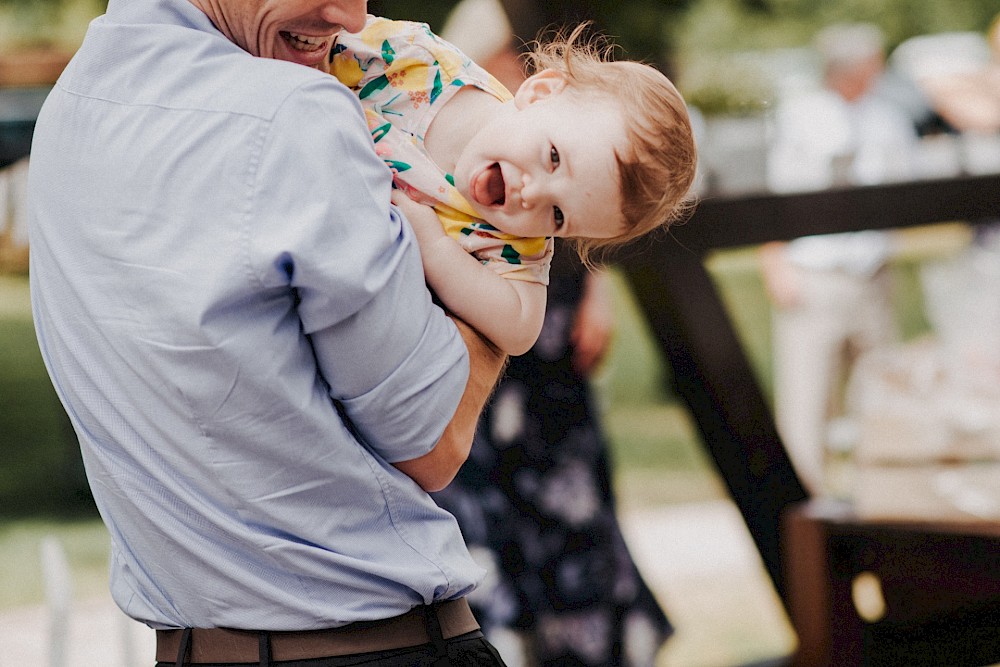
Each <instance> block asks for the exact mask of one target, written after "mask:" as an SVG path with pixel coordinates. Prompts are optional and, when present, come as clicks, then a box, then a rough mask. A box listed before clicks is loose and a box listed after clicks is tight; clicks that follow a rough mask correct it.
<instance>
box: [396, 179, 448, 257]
mask: <svg viewBox="0 0 1000 667" xmlns="http://www.w3.org/2000/svg"><path fill="white" fill-rule="evenodd" d="M392 203H393V204H395V205H396V206H398V207H399V210H401V211H402V212H403V215H405V216H406V219H407V220H409V221H410V226H411V227H413V232H414V233H415V234H416V235H417V242H419V243H420V245H421V247H423V246H424V244H425V242H430V241H433V240H435V239H438V238H440V237H442V236H445V233H444V227H442V226H441V220H439V219H438V216H437V213H435V212H434V209H433V208H431V207H430V206H427V205H426V204H421V203H419V202H415V201H413V200H412V199H410V198H409V197H408V196H407V195H406V193H404V192H403V191H402V190H393V191H392Z"/></svg>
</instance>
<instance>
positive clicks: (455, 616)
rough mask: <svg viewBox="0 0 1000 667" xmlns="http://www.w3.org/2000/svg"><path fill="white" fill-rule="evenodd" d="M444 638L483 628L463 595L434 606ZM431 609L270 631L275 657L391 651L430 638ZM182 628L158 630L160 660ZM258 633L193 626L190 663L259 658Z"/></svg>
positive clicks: (168, 656)
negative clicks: (338, 624) (428, 617)
mask: <svg viewBox="0 0 1000 667" xmlns="http://www.w3.org/2000/svg"><path fill="white" fill-rule="evenodd" d="M435 607H436V608H437V617H438V621H439V622H440V624H441V634H442V635H444V638H445V639H451V638H452V637H458V636H459V635H464V634H466V633H469V632H473V631H475V630H478V629H479V623H477V622H476V618H475V617H474V616H473V615H472V610H471V609H469V603H468V602H466V601H465V599H464V598H462V599H460V600H452V601H450V602H443V603H441V604H438V605H435ZM431 609H432V607H417V608H416V609H412V610H410V611H409V612H407V613H405V614H403V615H401V616H394V617H392V618H387V619H384V620H381V621H361V622H357V623H351V624H350V625H344V626H341V627H339V628H331V629H329V630H305V631H297V632H288V631H275V632H269V633H268V635H269V636H270V642H271V659H272V660H275V661H279V660H308V659H310V658H324V657H333V656H339V655H353V654H355V653H371V652H374V651H389V650H393V649H399V648H409V647H411V646H420V645H421V644H427V643H429V642H431V637H430V635H428V633H427V624H426V621H425V619H424V613H425V610H426V613H431V612H430V610H431ZM183 632H184V631H183V630H157V631H156V660H157V662H174V661H176V660H177V652H178V651H179V650H180V647H181V637H182V634H183ZM259 642H260V632H258V631H255V630H230V629H227V628H194V629H193V630H192V631H191V652H190V654H189V655H190V657H189V658H188V661H187V662H188V663H190V664H197V663H227V662H257V661H258V659H259V657H260V653H259V651H260V643H259Z"/></svg>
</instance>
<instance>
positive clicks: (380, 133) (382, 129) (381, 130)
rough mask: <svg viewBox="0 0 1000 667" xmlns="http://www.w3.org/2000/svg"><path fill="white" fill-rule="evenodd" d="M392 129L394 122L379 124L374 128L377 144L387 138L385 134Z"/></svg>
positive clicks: (373, 133) (374, 139) (373, 132)
mask: <svg viewBox="0 0 1000 667" xmlns="http://www.w3.org/2000/svg"><path fill="white" fill-rule="evenodd" d="M391 129H392V123H386V124H384V125H379V126H378V127H376V128H375V129H373V130H372V140H373V141H374V142H375V143H376V144H377V143H378V142H380V141H382V139H383V138H385V135H387V134H389V130H391Z"/></svg>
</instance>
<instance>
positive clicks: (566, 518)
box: [434, 245, 672, 667]
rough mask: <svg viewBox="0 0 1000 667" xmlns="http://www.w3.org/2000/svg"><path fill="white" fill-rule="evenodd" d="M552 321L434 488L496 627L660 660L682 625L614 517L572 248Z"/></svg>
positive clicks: (589, 650)
mask: <svg viewBox="0 0 1000 667" xmlns="http://www.w3.org/2000/svg"><path fill="white" fill-rule="evenodd" d="M557 248H559V249H560V250H559V251H557V253H556V258H555V260H554V262H553V266H552V274H551V281H550V284H549V294H548V297H549V302H548V310H547V312H546V315H545V325H544V327H543V329H542V334H541V336H540V337H539V339H538V341H537V342H536V343H535V346H534V347H533V348H532V349H531V351H529V352H528V353H527V354H525V355H523V356H521V357H514V358H512V359H511V362H510V366H509V368H508V371H507V374H506V376H505V377H504V379H503V380H502V381H501V383H500V385H499V387H498V388H497V391H496V393H495V395H494V396H493V398H492V400H491V402H490V405H489V406H488V407H487V409H486V411H485V412H484V415H483V419H482V421H481V422H480V424H479V429H478V432H477V434H476V438H475V441H474V443H473V447H472V452H471V455H470V457H469V460H468V461H467V462H466V464H465V465H464V466H463V468H462V470H461V471H460V472H459V474H458V477H457V478H456V480H455V481H454V482H453V483H452V484H451V485H450V486H449V487H448V488H446V489H445V490H444V491H441V492H439V493H437V494H434V495H435V500H436V501H437V502H438V504H439V505H441V506H442V507H444V508H445V509H447V510H449V511H450V512H452V513H453V514H454V515H455V516H456V517H457V519H458V523H459V525H460V526H461V528H462V532H463V534H464V536H465V539H466V543H467V544H468V545H469V546H470V549H471V551H472V553H473V556H474V557H475V558H476V559H477V561H479V562H480V564H481V565H484V566H485V567H486V568H487V570H488V575H487V579H486V582H485V583H484V584H483V585H481V586H480V588H479V589H478V590H477V591H476V592H475V594H474V595H473V596H470V603H472V605H473V609H474V611H475V613H476V617H477V619H479V622H480V624H481V625H482V626H483V628H484V631H486V632H487V635H489V633H490V631H491V630H492V629H495V628H512V629H517V630H521V631H523V632H526V633H527V634H528V636H529V641H530V644H531V650H532V652H533V653H534V655H535V658H536V659H537V661H538V664H539V665H544V666H550V665H551V666H553V667H554V666H556V665H558V666H560V667H563V666H568V665H587V666H594V667H597V666H599V667H608V666H610V665H624V666H631V667H636V666H638V665H652V664H653V661H654V657H655V654H656V652H657V651H658V650H659V648H660V647H661V645H662V644H663V642H664V641H665V640H666V638H667V637H668V636H669V635H670V634H671V632H672V628H671V626H670V624H669V622H668V620H667V618H666V616H665V615H664V613H663V611H661V609H660V607H659V606H658V604H657V602H656V601H655V599H654V597H653V595H652V593H651V592H650V590H649V588H648V587H647V586H646V584H645V582H643V580H642V578H641V576H640V575H639V572H638V571H637V570H636V567H635V564H634V563H633V561H632V558H631V556H630V554H629V552H628V549H627V547H626V545H625V542H624V540H623V538H622V534H621V530H620V527H619V524H618V521H617V518H616V516H615V505H614V499H613V495H612V490H611V485H610V484H611V483H610V473H609V469H608V466H609V461H608V454H607V445H606V442H605V440H604V436H603V434H602V430H601V424H600V421H599V417H598V413H597V411H596V409H595V406H594V397H593V396H592V393H591V389H590V387H589V384H588V382H587V380H586V379H585V378H582V377H580V376H579V375H578V374H577V373H576V372H574V370H573V369H572V366H571V363H570V359H571V352H572V350H571V347H570V330H571V327H572V324H573V320H574V315H575V313H576V309H577V306H578V304H579V301H580V298H581V295H582V287H583V278H584V276H583V271H582V270H581V269H580V267H579V263H578V262H577V261H576V260H575V258H574V257H573V255H572V253H571V251H569V250H568V249H566V248H564V247H563V246H561V245H559V246H557Z"/></svg>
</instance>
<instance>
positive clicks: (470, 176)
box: [331, 16, 696, 355]
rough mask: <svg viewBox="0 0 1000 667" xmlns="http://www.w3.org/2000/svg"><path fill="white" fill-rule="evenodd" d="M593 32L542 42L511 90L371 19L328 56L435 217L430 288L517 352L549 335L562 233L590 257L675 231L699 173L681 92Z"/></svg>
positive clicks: (383, 149) (403, 179) (428, 247)
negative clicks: (553, 262) (548, 303)
mask: <svg viewBox="0 0 1000 667" xmlns="http://www.w3.org/2000/svg"><path fill="white" fill-rule="evenodd" d="M584 27H585V26H580V27H579V28H577V29H576V30H574V31H573V33H572V34H571V35H570V36H569V37H568V38H567V39H565V40H557V41H553V42H551V43H548V44H546V45H542V46H539V48H538V49H537V50H536V51H535V52H534V53H533V54H531V55H530V59H531V65H532V66H533V69H534V71H535V74H533V75H532V76H530V77H529V78H528V79H527V80H526V81H525V82H524V83H523V84H522V85H521V86H520V87H519V88H518V89H517V91H516V92H515V93H514V94H513V95H511V94H510V93H509V92H508V91H507V89H505V88H504V87H503V86H502V85H501V84H500V83H499V82H498V81H497V80H496V79H494V78H493V77H492V76H490V75H489V74H488V73H487V72H486V71H485V70H483V69H482V68H480V67H479V66H477V65H476V64H475V63H473V62H472V61H471V60H469V59H468V58H467V57H466V56H465V55H464V54H462V53H461V52H460V51H459V50H458V49H457V48H456V47H454V46H453V45H451V44H449V43H448V42H445V41H444V40H442V39H440V38H439V37H437V36H436V35H434V34H433V33H432V32H431V31H430V30H429V28H428V27H427V26H426V25H424V24H418V23H412V22H407V21H392V20H388V19H383V18H378V17H374V16H370V17H369V18H368V22H367V24H366V26H365V28H364V29H363V30H362V31H361V32H359V33H354V34H347V33H341V34H340V35H339V36H338V38H337V42H336V44H335V45H334V49H333V54H332V63H331V73H332V74H334V75H335V76H337V78H338V79H340V81H342V82H343V83H344V84H346V85H347V86H349V87H351V88H352V89H354V90H355V91H356V92H357V93H358V95H359V97H360V99H361V102H362V105H363V106H364V108H365V113H366V115H367V117H368V123H369V126H370V128H371V130H372V136H373V138H374V140H375V148H376V151H377V152H378V153H379V155H381V156H382V158H383V159H384V160H385V162H386V163H387V164H388V165H389V166H390V168H392V170H393V172H394V181H395V184H396V186H397V187H398V188H400V189H401V190H402V191H403V192H405V193H406V194H407V195H408V196H409V197H411V198H412V199H414V200H415V201H417V202H420V203H423V204H427V205H430V206H432V207H433V208H434V209H435V211H436V212H437V215H438V218H439V219H440V224H438V222H437V221H434V222H433V223H432V224H431V223H429V222H428V219H427V216H420V215H410V216H408V217H409V218H410V222H411V224H412V225H413V228H414V232H415V233H416V236H417V240H418V242H419V243H420V250H421V256H422V258H423V264H424V272H425V274H426V278H427V282H428V284H429V285H430V287H431V288H432V289H433V290H434V292H435V294H437V296H438V298H439V299H440V300H441V302H442V303H443V304H444V305H445V306H446V307H447V308H449V309H450V310H451V311H452V312H454V313H455V314H456V315H457V316H458V317H460V318H462V319H463V320H465V321H466V322H468V323H469V324H470V325H472V326H473V327H475V328H476V329H478V330H479V331H480V332H482V333H483V334H484V335H485V336H487V337H488V338H489V339H490V340H492V341H493V343H494V344H495V345H496V346H497V347H499V348H500V349H501V350H503V351H504V352H507V353H508V354H512V355H518V354H523V353H524V352H526V351H527V350H528V349H529V348H530V347H531V346H532V345H533V344H534V342H535V339H536V338H537V337H538V333H539V331H540V329H541V326H542V320H543V318H544V315H545V286H546V284H547V282H548V264H549V260H550V257H551V254H552V238H553V237H556V236H559V237H566V238H572V239H576V240H577V243H578V250H579V251H580V253H581V255H582V256H583V257H584V258H585V259H586V257H587V256H588V253H589V252H590V251H592V250H594V249H596V248H600V247H605V246H610V245H616V244H620V243H624V242H626V241H628V240H631V239H633V238H636V237H638V236H640V235H642V234H645V233H647V232H649V231H651V230H652V229H655V228H658V227H661V226H665V225H669V224H670V223H672V222H674V221H675V220H677V219H678V218H679V217H680V215H681V213H682V211H683V209H684V208H685V204H686V196H687V192H688V189H689V187H690V185H691V182H692V180H693V178H694V172H695V162H696V158H695V146H694V140H693V137H692V133H691V126H690V123H689V120H688V115H687V109H686V107H685V105H684V101H683V99H682V98H681V96H680V94H679V93H678V92H677V90H676V89H675V88H674V86H673V84H671V83H670V81H669V80H668V79H667V78H666V77H665V76H663V75H662V74H661V73H659V72H658V71H657V70H655V69H654V68H652V67H649V66H647V65H642V64H639V63H634V62H611V61H606V60H605V54H606V50H600V49H598V48H596V47H595V46H593V45H587V44H580V43H579V42H578V38H579V36H580V34H581V33H582V30H583V28H584ZM456 241H457V243H456Z"/></svg>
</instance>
